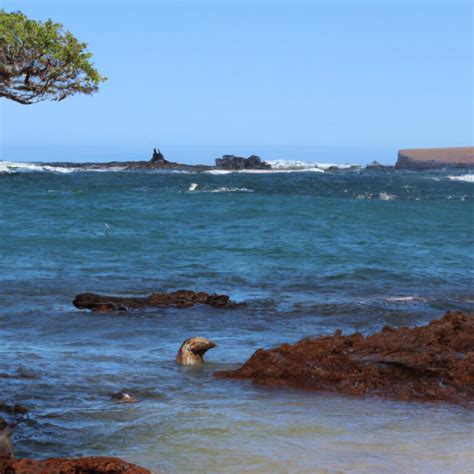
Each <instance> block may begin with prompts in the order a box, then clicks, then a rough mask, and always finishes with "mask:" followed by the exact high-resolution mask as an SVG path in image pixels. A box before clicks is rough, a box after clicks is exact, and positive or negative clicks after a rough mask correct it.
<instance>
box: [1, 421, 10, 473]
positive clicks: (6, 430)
mask: <svg viewBox="0 0 474 474" xmlns="http://www.w3.org/2000/svg"><path fill="white" fill-rule="evenodd" d="M0 456H6V457H10V456H13V443H12V430H11V428H10V426H9V425H8V423H7V422H6V421H5V420H4V419H3V418H1V417H0ZM0 465H1V464H0ZM0 472H5V471H2V470H1V469H0Z"/></svg>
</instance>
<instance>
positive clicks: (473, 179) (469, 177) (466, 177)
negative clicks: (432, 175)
mask: <svg viewBox="0 0 474 474" xmlns="http://www.w3.org/2000/svg"><path fill="white" fill-rule="evenodd" d="M448 179H450V180H451V181H464V182H465V183H474V174H463V175H461V176H448Z"/></svg>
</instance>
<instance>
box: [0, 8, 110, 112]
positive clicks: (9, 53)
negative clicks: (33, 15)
mask: <svg viewBox="0 0 474 474" xmlns="http://www.w3.org/2000/svg"><path fill="white" fill-rule="evenodd" d="M86 48H87V44H86V43H80V42H79V41H78V40H77V39H76V38H75V37H74V36H73V35H72V33H70V32H69V31H64V29H63V26H62V25H61V24H60V23H54V22H53V21H51V20H48V21H45V22H44V23H43V22H40V21H34V20H30V19H28V18H27V17H26V16H25V15H24V14H23V13H20V12H13V13H7V12H5V11H4V10H0V97H5V98H7V99H11V100H14V101H15V102H19V103H20V104H33V103H35V102H40V101H42V100H57V101H60V100H63V99H65V98H66V97H69V96H71V95H74V94H77V93H83V94H92V93H94V92H96V91H98V89H99V85H100V83H101V82H103V81H104V80H106V78H105V77H102V76H101V75H100V74H99V72H98V71H97V69H95V68H94V66H93V64H92V63H91V61H90V59H91V57H92V54H91V53H89V52H87V51H86Z"/></svg>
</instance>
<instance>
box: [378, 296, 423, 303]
mask: <svg viewBox="0 0 474 474" xmlns="http://www.w3.org/2000/svg"><path fill="white" fill-rule="evenodd" d="M385 301H390V302H391V303H410V302H412V301H426V299H425V298H421V297H420V296H388V297H387V298H385Z"/></svg>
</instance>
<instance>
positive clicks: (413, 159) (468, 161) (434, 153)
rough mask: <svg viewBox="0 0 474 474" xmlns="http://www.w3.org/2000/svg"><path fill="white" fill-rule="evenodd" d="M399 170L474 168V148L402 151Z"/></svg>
mask: <svg viewBox="0 0 474 474" xmlns="http://www.w3.org/2000/svg"><path fill="white" fill-rule="evenodd" d="M395 166H396V167H397V168H398V169H414V170H425V169H430V168H445V167H449V166H451V167H459V168H469V167H474V147H462V148H461V147H460V148H418V149H411V150H400V151H399V152H398V160H397V164H396V165H395Z"/></svg>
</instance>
